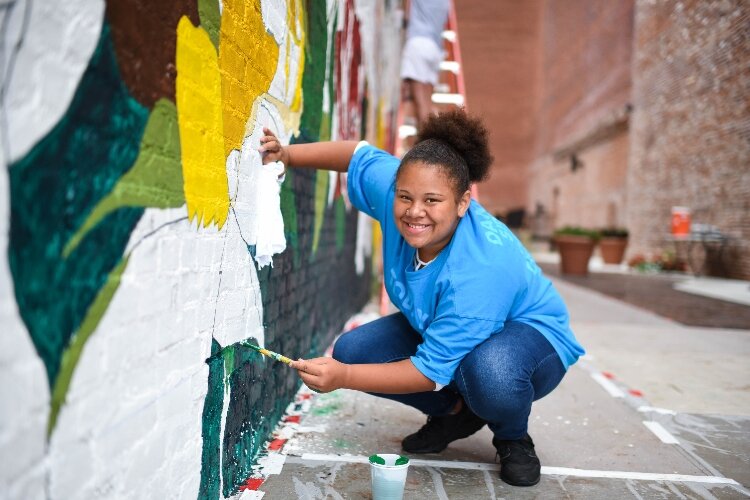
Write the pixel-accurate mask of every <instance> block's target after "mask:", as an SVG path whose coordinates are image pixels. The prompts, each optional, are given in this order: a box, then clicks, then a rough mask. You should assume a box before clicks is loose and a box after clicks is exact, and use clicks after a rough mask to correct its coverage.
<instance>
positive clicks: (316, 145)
mask: <svg viewBox="0 0 750 500" xmlns="http://www.w3.org/2000/svg"><path fill="white" fill-rule="evenodd" d="M263 133H264V134H266V135H265V136H263V137H261V138H260V144H261V146H260V147H259V148H258V152H259V153H260V154H261V156H262V157H263V163H264V164H266V163H271V162H272V161H281V162H282V163H283V164H284V165H285V166H287V167H307V168H314V169H323V170H335V171H337V172H346V171H347V170H349V162H350V161H351V159H352V156H353V155H354V148H356V147H357V144H358V143H359V142H358V141H335V142H311V143H309V144H292V145H289V146H282V144H281V143H280V142H279V140H278V139H277V138H276V136H275V135H274V133H273V132H271V130H270V129H268V128H266V127H264V128H263Z"/></svg>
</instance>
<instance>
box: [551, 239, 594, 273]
mask: <svg viewBox="0 0 750 500" xmlns="http://www.w3.org/2000/svg"><path fill="white" fill-rule="evenodd" d="M555 243H557V250H558V251H559V252H560V272H562V273H563V274H576V275H579V276H586V275H587V274H588V273H589V259H590V258H591V254H592V253H594V246H595V245H596V242H595V241H594V240H592V239H591V238H589V237H587V236H567V235H560V236H556V237H555Z"/></svg>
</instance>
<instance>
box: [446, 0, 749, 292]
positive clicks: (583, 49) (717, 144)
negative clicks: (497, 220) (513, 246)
mask: <svg viewBox="0 0 750 500" xmlns="http://www.w3.org/2000/svg"><path fill="white" fill-rule="evenodd" d="M456 8H457V17H458V26H459V34H460V37H461V44H462V57H463V60H464V71H465V78H466V89H467V105H468V107H469V110H470V111H472V112H475V113H479V114H481V115H483V116H484V117H485V119H486V120H487V122H488V124H489V125H490V127H491V131H492V134H493V136H492V148H493V153H494V154H495V159H496V161H495V166H494V170H493V175H492V177H491V178H490V180H489V181H487V182H486V183H484V184H483V185H482V186H480V194H481V198H482V202H483V204H485V205H486V206H487V207H488V208H489V209H490V210H491V211H493V212H495V213H497V214H507V213H509V212H511V211H513V210H518V209H524V210H525V213H526V218H525V221H526V225H527V226H528V227H529V228H531V229H532V231H533V232H534V233H535V234H536V235H538V236H548V235H549V234H550V233H551V231H552V230H553V229H554V228H558V227H561V226H563V225H569V224H574V225H580V226H586V227H603V226H625V227H627V228H628V229H629V230H630V234H631V237H630V246H629V252H628V253H629V255H634V254H635V253H650V252H657V251H661V250H670V249H671V250H674V249H675V248H674V244H673V243H671V242H670V241H669V239H668V235H669V230H670V216H671V207H672V206H675V205H681V206H687V207H689V208H690V209H691V212H692V219H693V222H694V223H701V224H709V225H712V226H715V227H716V228H717V230H719V231H720V232H721V233H722V234H724V235H727V236H728V237H729V238H730V239H729V242H728V244H727V245H726V247H725V248H724V249H723V250H724V251H723V252H722V254H721V255H718V253H719V252H718V250H719V248H716V247H709V248H708V250H709V253H710V254H711V255H710V258H709V264H712V266H710V270H711V271H712V272H713V273H715V274H724V275H728V276H732V277H737V278H744V279H750V161H749V160H750V113H749V111H750V110H749V109H748V108H749V107H750V105H749V101H748V95H750V38H748V33H749V32H750V4H748V3H745V2H743V1H742V0H703V1H700V0H691V1H681V2H678V1H670V0H663V1H659V2H653V1H649V0H635V1H632V0H618V1H617V2H612V1H609V0H575V1H572V0H571V1H564V2H560V1H552V0H528V1H524V2H515V1H510V0H496V1H492V2H487V1H483V0H462V1H460V2H456ZM677 250H681V251H684V248H683V249H679V248H678V249H677ZM699 251H703V249H702V248H700V249H699Z"/></svg>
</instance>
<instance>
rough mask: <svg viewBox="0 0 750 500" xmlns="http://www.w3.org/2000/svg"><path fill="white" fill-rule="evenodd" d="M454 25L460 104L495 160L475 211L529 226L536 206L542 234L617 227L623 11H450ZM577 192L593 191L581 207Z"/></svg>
mask: <svg viewBox="0 0 750 500" xmlns="http://www.w3.org/2000/svg"><path fill="white" fill-rule="evenodd" d="M457 16H458V24H459V36H460V37H461V46H462V49H463V54H462V57H463V60H464V63H465V67H464V71H465V78H466V89H467V102H468V105H469V108H470V110H472V111H474V112H477V113H479V114H481V115H483V116H484V117H485V119H486V121H487V124H488V126H489V127H490V131H491V134H492V136H491V141H492V142H491V147H492V151H493V153H494V155H495V163H494V165H493V169H492V175H491V178H490V179H489V181H487V182H485V183H483V184H482V185H480V196H481V200H482V203H483V204H484V205H485V206H487V207H488V208H489V209H490V210H491V211H493V212H495V213H500V214H504V213H507V211H509V210H513V209H519V208H522V209H525V210H526V212H527V223H528V224H529V225H531V224H533V223H534V220H533V218H532V216H533V214H534V213H535V212H537V211H538V208H537V207H539V206H541V208H540V210H541V211H542V213H543V214H544V218H545V220H546V221H547V222H546V223H545V225H546V226H548V227H547V229H546V230H543V231H542V232H544V231H546V232H549V231H551V229H552V225H553V224H555V223H556V222H555V221H560V222H562V221H569V220H575V219H576V218H578V217H580V216H583V217H584V220H582V221H581V222H580V223H581V224H595V223H600V222H601V223H604V222H606V221H609V220H614V221H615V222H616V223H620V222H622V219H623V218H624V212H625V210H624V206H623V203H624V175H625V174H624V173H625V170H626V164H627V140H624V139H623V134H626V131H627V120H626V117H623V115H624V114H626V111H625V110H626V106H627V104H628V103H629V97H630V58H631V44H632V16H633V4H632V2H631V1H625V2H615V3H612V2H607V1H605V0H586V1H581V2H554V1H529V2H522V3H518V2H459V3H458V4H457ZM490 32H491V33H492V34H493V35H492V36H491V37H490V36H487V33H490ZM623 122H624V123H625V127H623ZM574 153H575V154H576V155H577V156H578V158H579V159H580V160H582V161H581V164H582V165H583V167H582V168H580V169H577V170H576V171H572V170H571V169H570V168H569V166H570V157H571V155H572V154H574ZM584 157H585V158H584ZM598 180H601V181H602V182H601V184H598ZM584 186H585V187H586V189H594V190H597V191H598V192H597V193H596V194H595V195H594V196H587V197H586V199H581V197H580V193H581V190H582V189H583V188H584ZM555 193H557V194H555ZM589 193H590V191H589Z"/></svg>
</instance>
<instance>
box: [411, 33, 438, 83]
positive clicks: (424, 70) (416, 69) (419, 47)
mask: <svg viewBox="0 0 750 500" xmlns="http://www.w3.org/2000/svg"><path fill="white" fill-rule="evenodd" d="M442 60H443V51H442V50H441V49H440V47H438V46H437V45H435V42H434V41H433V40H432V39H431V38H427V37H424V36H415V37H412V38H409V39H408V40H407V41H406V45H404V52H403V54H402V56H401V78H402V79H406V78H410V79H412V80H416V81H418V82H422V83H430V84H432V85H435V84H436V83H437V82H438V71H439V70H440V61H442Z"/></svg>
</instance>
